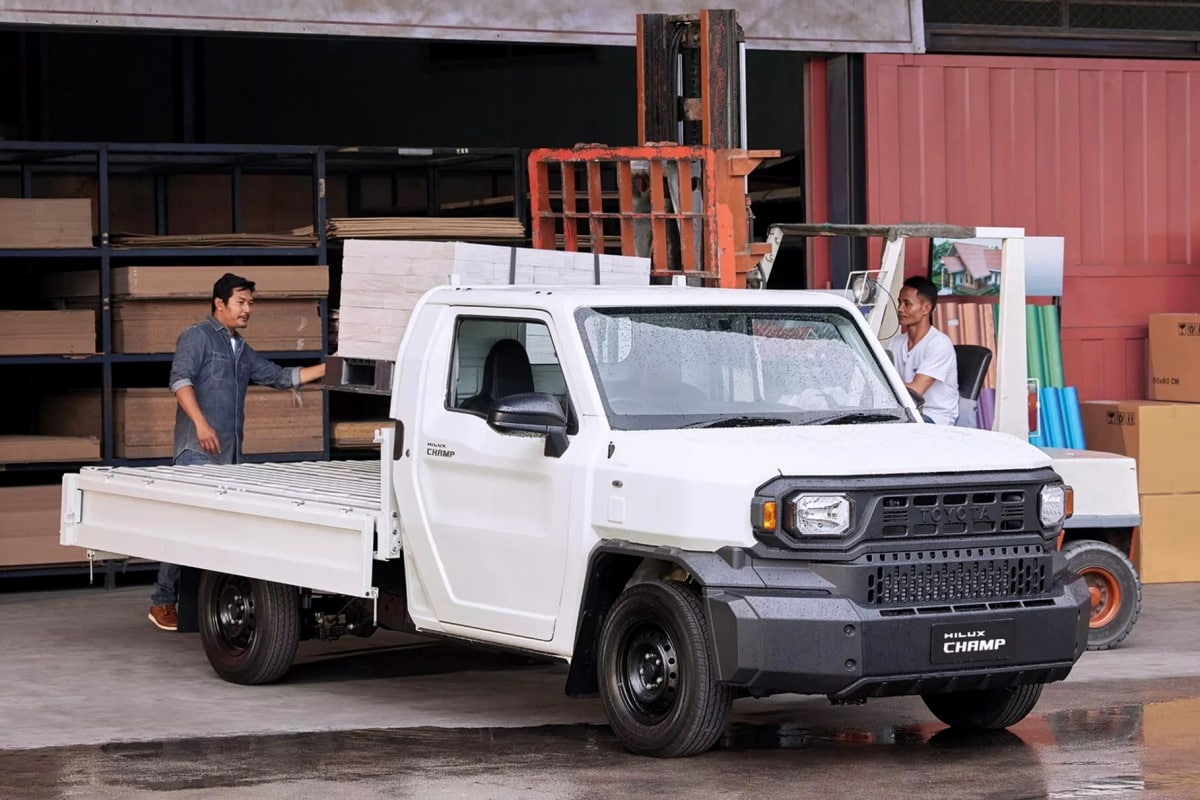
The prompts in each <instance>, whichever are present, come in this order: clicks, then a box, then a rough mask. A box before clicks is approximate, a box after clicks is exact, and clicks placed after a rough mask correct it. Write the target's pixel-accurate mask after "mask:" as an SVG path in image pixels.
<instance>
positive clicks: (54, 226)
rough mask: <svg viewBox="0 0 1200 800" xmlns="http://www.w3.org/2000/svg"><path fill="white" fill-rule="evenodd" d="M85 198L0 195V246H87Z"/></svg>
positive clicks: (88, 228)
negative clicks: (0, 196) (2, 196)
mask: <svg viewBox="0 0 1200 800" xmlns="http://www.w3.org/2000/svg"><path fill="white" fill-rule="evenodd" d="M93 235H94V231H93V228H92V201H91V200H90V199H88V198H47V199H42V198H15V197H4V198H0V248H29V249H52V248H79V247H91V246H92V236H93Z"/></svg>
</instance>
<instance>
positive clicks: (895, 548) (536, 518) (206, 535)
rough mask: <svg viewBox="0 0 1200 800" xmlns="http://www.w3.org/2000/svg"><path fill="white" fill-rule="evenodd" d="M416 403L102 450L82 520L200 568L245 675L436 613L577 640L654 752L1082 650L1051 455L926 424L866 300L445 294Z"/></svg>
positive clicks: (619, 718)
mask: <svg viewBox="0 0 1200 800" xmlns="http://www.w3.org/2000/svg"><path fill="white" fill-rule="evenodd" d="M391 417H392V418H393V419H394V421H395V427H394V429H386V428H385V429H381V430H380V432H379V437H380V440H381V458H380V460H379V461H378V462H330V463H293V464H243V465H237V466H227V467H147V468H131V467H87V468H84V469H82V470H80V471H79V472H78V473H72V474H68V475H66V476H64V479H63V508H62V514H63V517H62V537H61V540H62V542H63V544H69V545H77V546H82V547H85V548H89V549H92V550H96V551H100V552H105V553H119V554H124V555H127V556H136V557H141V558H147V559H153V560H162V561H167V562H171V563H176V564H181V565H186V566H190V567H194V568H197V569H199V570H202V571H203V572H202V573H201V578H200V581H199V595H198V598H197V600H196V603H197V608H198V616H199V629H200V633H201V639H202V642H203V645H204V648H205V651H206V653H207V655H208V657H209V660H210V662H211V664H212V666H213V668H214V670H215V671H216V672H217V673H218V674H219V675H220V676H221V677H223V678H225V679H227V680H230V681H234V682H238V683H250V684H253V683H266V682H270V681H274V680H277V679H279V678H280V677H282V676H283V675H284V674H285V673H286V672H287V670H288V668H289V666H290V664H291V661H292V659H293V657H294V654H295V651H296V646H297V643H298V642H299V641H300V640H301V639H305V638H323V639H325V638H334V637H336V636H339V635H343V634H357V635H366V634H368V633H370V632H371V631H373V630H374V629H375V628H376V627H377V626H379V627H384V628H389V629H402V630H410V631H413V630H415V631H420V632H423V633H428V634H434V635H441V636H448V637H454V638H457V639H463V640H470V641H474V642H480V643H486V644H487V645H489V646H500V647H506V648H514V649H517V650H521V651H525V652H530V653H536V654H539V655H542V656H545V657H548V658H552V659H561V660H563V661H566V662H569V664H570V669H569V673H568V677H567V681H566V689H567V693H568V694H570V695H572V696H587V695H595V694H596V693H599V695H600V696H601V697H602V699H603V702H604V705H605V708H606V710H607V713H608V716H609V719H610V722H611V724H612V727H613V729H614V731H615V732H616V734H617V735H618V736H619V737H620V739H621V740H622V741H623V742H624V744H625V745H626V746H627V747H628V748H629V749H630V750H632V751H634V752H637V753H644V754H649V755H655V756H682V755H688V754H693V753H697V752H700V751H703V750H706V749H708V748H709V747H711V746H712V744H713V743H714V742H715V741H716V740H717V739H718V737H719V736H720V735H721V733H722V731H723V730H724V728H725V726H726V723H727V720H728V716H729V713H730V706H731V703H732V701H733V700H734V699H735V698H736V697H739V696H747V695H748V696H753V697H762V696H765V695H769V694H772V693H779V692H797V693H805V694H821V695H826V696H828V697H829V698H830V699H831V700H833V701H834V702H860V701H863V700H865V699H867V698H871V697H884V696H894V695H920V696H921V697H922V698H923V699H924V701H925V703H926V705H927V706H928V707H929V709H930V710H931V711H932V712H933V714H934V715H936V716H937V717H938V718H939V719H940V720H942V721H943V722H945V723H946V724H948V725H951V726H956V727H963V728H973V729H991V728H1001V727H1006V726H1008V725H1011V724H1013V723H1015V722H1017V721H1019V720H1020V719H1022V718H1023V717H1024V716H1025V715H1026V714H1028V713H1029V712H1030V710H1031V709H1032V708H1033V706H1034V704H1035V703H1036V702H1037V699H1038V697H1039V696H1040V694H1041V691H1042V687H1043V685H1044V684H1047V683H1050V682H1052V681H1057V680H1061V679H1063V678H1065V677H1066V676H1067V674H1068V673H1069V672H1070V670H1071V668H1072V666H1073V665H1074V663H1075V661H1076V660H1077V659H1078V658H1079V656H1080V655H1081V654H1082V653H1083V651H1084V649H1085V647H1086V644H1087V639H1088V609H1089V597H1088V592H1087V589H1086V586H1085V584H1084V582H1083V580H1082V579H1080V578H1079V577H1078V576H1076V575H1074V574H1073V573H1070V572H1068V571H1067V570H1066V569H1065V563H1064V560H1063V556H1062V555H1061V554H1060V553H1059V552H1058V551H1057V549H1056V539H1057V537H1058V535H1059V533H1060V532H1061V531H1062V529H1063V525H1064V519H1065V517H1066V515H1067V507H1068V505H1069V497H1068V495H1069V491H1070V490H1069V488H1068V487H1065V486H1064V485H1063V482H1062V480H1061V478H1060V477H1059V476H1058V475H1057V474H1056V473H1055V472H1054V471H1053V470H1052V469H1051V468H1050V466H1049V465H1050V460H1049V457H1048V456H1047V455H1046V454H1044V453H1043V452H1042V451H1040V450H1038V449H1036V448H1034V447H1031V446H1029V445H1028V444H1026V443H1025V442H1023V441H1020V440H1019V439H1017V438H1015V437H1009V436H997V435H995V434H993V433H990V432H982V431H975V430H969V429H964V428H953V427H941V426H934V425H930V424H926V423H924V422H922V421H921V420H920V417H919V415H918V414H917V413H916V409H915V407H914V406H913V404H912V401H911V400H910V398H909V395H908V393H907V392H906V390H905V388H904V386H903V384H902V383H901V382H900V380H899V377H898V376H897V375H896V373H895V371H894V369H893V368H892V367H891V365H890V362H889V360H888V358H887V357H886V355H885V353H884V351H883V349H882V348H881V346H880V345H879V343H878V341H877V340H876V338H875V336H874V335H872V334H871V332H870V330H869V329H868V328H867V327H866V325H865V322H864V319H863V317H862V316H861V314H860V313H859V311H858V310H857V309H856V308H854V307H853V306H852V305H851V304H850V303H848V302H847V301H846V300H844V299H843V298H841V297H837V296H834V295H831V294H826V293H819V292H772V291H763V292H746V291H738V290H720V289H696V288H687V287H682V286H679V287H647V288H641V289H637V288H634V289H629V288H621V289H619V290H618V289H606V288H599V287H592V288H577V289H575V288H573V289H552V288H545V287H541V288H538V287H502V288H466V287H457V286H446V287H442V288H438V289H434V290H432V291H430V292H429V293H428V294H426V295H425V296H424V297H423V298H422V300H421V301H420V302H419V303H418V305H417V308H416V309H415V311H414V312H413V314H412V318H411V321H410V322H409V325H408V327H407V329H406V331H405V334H404V339H403V342H402V343H401V345H400V350H399V353H398V354H397V358H396V361H395V370H394V377H393V381H392V392H391Z"/></svg>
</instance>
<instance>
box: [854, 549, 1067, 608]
mask: <svg viewBox="0 0 1200 800" xmlns="http://www.w3.org/2000/svg"><path fill="white" fill-rule="evenodd" d="M1050 558H1051V557H1050V556H1049V555H1048V554H1047V553H1046V552H1045V550H1044V548H1041V547H1036V546H1024V547H991V548H960V549H957V550H952V551H946V550H938V551H922V552H916V553H911V552H910V553H872V554H870V555H867V556H866V557H865V560H866V562H867V569H866V570H865V572H866V602H867V605H870V606H891V605H918V604H926V603H934V604H939V603H945V604H950V603H963V602H988V601H994V600H1020V599H1024V598H1030V597H1037V596H1040V595H1042V594H1044V593H1045V592H1046V588H1047V585H1048V581H1049V578H1050Z"/></svg>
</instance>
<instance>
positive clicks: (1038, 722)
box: [0, 584, 1200, 800]
mask: <svg viewBox="0 0 1200 800" xmlns="http://www.w3.org/2000/svg"><path fill="white" fill-rule="evenodd" d="M148 591H149V590H148V588H147V587H140V586H139V587H132V588H122V589H118V590H115V591H105V590H101V589H89V590H73V591H53V592H38V593H27V594H7V595H6V594H0V631H2V633H0V636H3V639H2V641H3V644H4V647H3V650H2V651H0V652H2V653H3V656H2V657H0V798H3V800H51V799H53V800H58V799H59V798H77V797H78V798H89V800H93V799H95V800H107V799H108V798H114V799H115V798H120V800H127V798H142V797H160V796H170V797H171V798H172V800H192V798H204V800H209V799H210V798H231V799H233V800H242V798H254V799H255V800H257V799H258V798H263V799H264V800H273V799H274V798H279V799H280V800H305V799H306V798H313V800H332V799H333V798H342V797H345V798H374V797H378V798H389V799H391V798H401V797H403V798H421V799H422V800H424V799H425V798H462V797H468V798H471V800H483V798H496V799H497V800H508V798H533V799H534V800H542V799H543V798H545V799H547V800H549V799H550V798H609V797H613V798H616V797H622V798H623V797H631V796H636V795H641V794H645V793H646V792H648V791H651V792H655V793H665V794H668V795H669V796H672V797H675V796H679V797H703V798H710V797H712V798H737V799H738V800H741V798H745V799H746V800H750V799H751V798H753V799H754V800H768V799H769V798H781V799H782V798H788V800H795V798H805V797H814V796H820V797H822V798H823V800H840V798H846V800H851V798H853V800H859V799H860V798H863V797H875V796H879V795H881V794H883V795H885V796H890V797H897V798H909V797H921V798H922V800H962V799H963V798H981V800H984V799H986V800H1031V799H1032V798H1046V799H1047V800H1074V799H1075V798H1091V797H1103V798H1105V800H1135V799H1136V800H1194V798H1197V797H1200V744H1198V743H1200V626H1197V625H1196V624H1195V622H1194V620H1195V609H1196V608H1197V604H1200V584H1186V585H1184V584H1181V585H1172V586H1150V587H1146V590H1145V603H1144V607H1143V616H1142V619H1141V620H1140V621H1139V623H1138V625H1137V627H1136V628H1135V630H1134V633H1133V634H1132V635H1131V637H1130V638H1129V639H1128V640H1127V642H1126V643H1125V644H1124V645H1122V646H1121V647H1120V648H1118V649H1116V650H1113V651H1109V652H1104V653H1088V654H1086V655H1085V656H1084V657H1083V659H1082V660H1081V661H1080V663H1079V665H1078V666H1077V667H1076V670H1075V671H1074V673H1073V674H1072V675H1071V677H1070V679H1069V680H1067V681H1065V682H1063V683H1060V684H1054V685H1052V686H1051V687H1048V689H1047V690H1046V692H1045V694H1044V695H1043V697H1042V701H1041V703H1040V704H1039V705H1038V707H1037V709H1035V711H1034V713H1033V714H1032V715H1030V717H1029V718H1027V719H1026V720H1024V721H1023V722H1021V723H1020V724H1018V725H1016V726H1014V727H1013V728H1012V729H1010V730H1009V731H1002V732H999V733H997V734H995V735H989V736H985V737H970V738H967V739H963V738H961V737H955V736H952V735H950V732H949V731H947V730H946V729H945V728H944V726H942V725H940V724H938V723H937V722H936V721H934V720H933V718H932V716H931V715H930V714H929V712H928V711H927V710H926V709H925V708H924V705H923V704H922V703H921V702H920V701H919V700H917V699H914V698H893V699H886V700H877V701H871V702H870V703H868V704H866V705H864V706H861V707H833V706H830V705H829V704H828V702H826V701H825V700H824V699H821V698H800V697H795V696H780V697H774V698H769V699H766V700H748V699H747V700H739V701H738V702H737V704H736V706H735V710H734V717H733V724H732V725H731V726H730V728H729V730H728V732H727V733H726V735H725V736H724V737H723V738H722V740H721V741H720V742H719V743H718V745H717V748H716V749H715V750H714V751H712V752H710V753H707V754H704V755H702V756H697V757H695V758H691V759H684V760H681V761H672V762H662V761H654V760H649V759H643V758H638V757H635V756H631V755H629V754H628V753H626V752H625V751H624V750H623V748H622V747H621V746H620V744H619V742H617V741H616V739H615V738H614V737H613V735H612V733H611V731H610V730H609V729H608V727H607V726H606V725H605V724H604V718H603V713H602V711H601V708H600V705H599V703H598V701H592V700H587V701H577V700H570V699H568V698H566V697H565V696H564V695H563V693H562V684H563V678H564V673H565V670H564V668H563V667H561V666H559V665H554V664H546V663H539V662H536V661H532V660H530V659H527V658H524V657H520V656H512V655H507V654H498V653H493V652H487V651H480V650H477V649H474V648H468V647H464V646H459V645H454V644H447V643H443V642H429V641H425V640H420V639H417V638H415V637H407V636H399V635H395V634H386V633H381V634H377V635H376V636H374V637H372V638H370V639H367V640H358V639H349V640H343V641H341V642H337V643H334V644H332V645H322V644H308V643H306V644H304V645H302V654H301V658H300V659H299V661H298V663H297V665H296V667H295V668H294V669H293V671H292V673H291V674H290V675H289V677H288V679H287V680H286V681H284V682H283V683H280V684H277V685H274V686H264V687H242V686H235V685H232V684H228V683H224V682H223V681H221V680H220V679H218V678H217V677H216V676H215V675H214V674H213V673H212V672H211V670H210V669H209V667H208V663H207V661H206V660H205V657H204V653H203V651H202V649H201V646H200V642H199V637H198V636H196V635H194V634H169V633H164V632H161V631H158V630H157V629H156V628H154V627H153V626H152V625H151V624H150V623H149V622H148V621H146V619H145V613H146V604H147V603H146V598H147V595H148ZM885 787H886V792H885V791H884V788H885Z"/></svg>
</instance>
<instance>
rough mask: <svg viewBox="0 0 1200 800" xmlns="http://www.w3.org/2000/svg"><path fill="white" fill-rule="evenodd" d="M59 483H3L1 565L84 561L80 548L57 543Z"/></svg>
mask: <svg viewBox="0 0 1200 800" xmlns="http://www.w3.org/2000/svg"><path fill="white" fill-rule="evenodd" d="M61 502H62V486H61V485H60V484H57V483H55V484H51V485H48V486H6V487H4V488H2V489H0V508H3V509H4V513H3V514H0V567H24V566H37V565H42V564H62V563H70V562H76V561H87V553H86V551H85V550H84V549H83V548H81V547H63V546H62V545H60V544H59V543H58V525H59V516H60V505H61Z"/></svg>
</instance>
